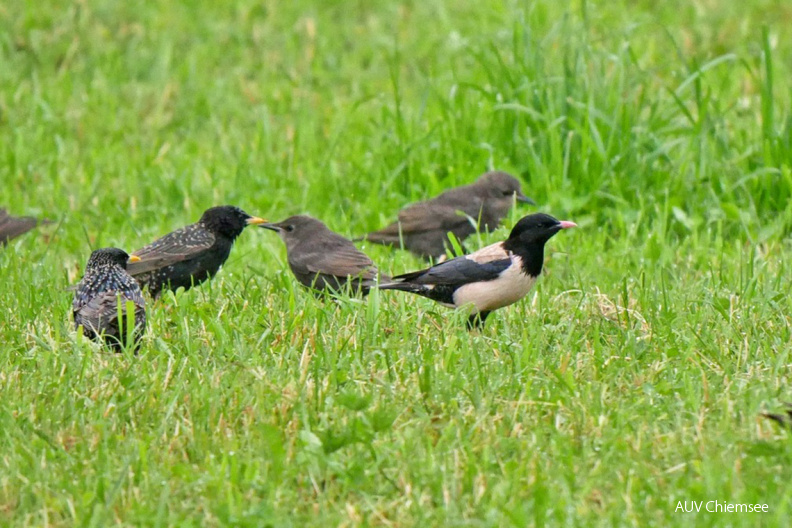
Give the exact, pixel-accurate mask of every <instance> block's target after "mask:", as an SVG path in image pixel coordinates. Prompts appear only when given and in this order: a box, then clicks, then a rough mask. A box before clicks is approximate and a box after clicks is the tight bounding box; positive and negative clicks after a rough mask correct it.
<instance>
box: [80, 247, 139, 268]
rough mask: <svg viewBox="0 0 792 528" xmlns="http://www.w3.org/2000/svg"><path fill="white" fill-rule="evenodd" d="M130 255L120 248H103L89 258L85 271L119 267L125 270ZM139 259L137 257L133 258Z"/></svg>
mask: <svg viewBox="0 0 792 528" xmlns="http://www.w3.org/2000/svg"><path fill="white" fill-rule="evenodd" d="M129 258H130V257H129V255H128V254H127V252H126V251H124V250H123V249H118V248H102V249H97V250H96V251H94V252H93V253H91V256H90V257H89V258H88V263H87V264H86V265H85V271H86V272H88V271H91V270H95V269H97V268H100V267H109V266H119V267H120V268H121V269H123V270H125V269H126V268H127V262H129ZM132 258H133V259H137V260H140V259H138V258H137V257H132Z"/></svg>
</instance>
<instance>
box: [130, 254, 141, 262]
mask: <svg viewBox="0 0 792 528" xmlns="http://www.w3.org/2000/svg"><path fill="white" fill-rule="evenodd" d="M129 262H140V257H138V256H137V255H129Z"/></svg>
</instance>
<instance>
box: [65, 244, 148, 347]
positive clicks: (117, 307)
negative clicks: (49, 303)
mask: <svg viewBox="0 0 792 528" xmlns="http://www.w3.org/2000/svg"><path fill="white" fill-rule="evenodd" d="M136 258H137V257H134V256H132V257H130V256H129V255H127V253H126V252H125V251H123V250H121V249H118V248H104V249H97V250H96V251H94V252H93V253H91V257H90V258H89V259H88V264H87V265H86V266H85V274H84V275H83V278H82V280H81V281H80V283H79V284H78V285H77V290H76V291H75V292H74V302H73V303H72V310H73V312H72V313H73V315H74V327H75V328H76V329H79V328H80V326H82V329H83V334H84V335H85V336H86V337H88V338H90V339H97V338H99V337H102V338H104V341H105V343H107V344H108V345H110V347H112V348H114V349H120V348H122V347H125V346H126V345H127V344H128V343H127V337H128V336H129V335H132V336H133V337H132V339H133V342H132V344H133V345H137V343H138V342H139V341H140V337H141V336H142V334H143V331H144V330H145V328H146V303H145V301H144V300H143V293H142V292H141V291H140V286H139V285H138V283H137V282H136V281H135V279H133V278H132V277H131V276H130V275H129V273H127V271H126V270H127V262H135V260H136ZM130 302H131V303H132V304H133V305H134V309H135V317H134V327H133V328H132V329H131V332H130V331H128V330H129V327H128V326H127V321H129V318H128V317H127V304H128V303H130ZM119 314H120V317H119Z"/></svg>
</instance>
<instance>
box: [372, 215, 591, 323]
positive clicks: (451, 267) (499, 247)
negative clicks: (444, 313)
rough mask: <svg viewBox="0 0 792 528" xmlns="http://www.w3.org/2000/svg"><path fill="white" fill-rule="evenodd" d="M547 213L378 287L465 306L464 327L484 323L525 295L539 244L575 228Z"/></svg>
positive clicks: (537, 263)
mask: <svg viewBox="0 0 792 528" xmlns="http://www.w3.org/2000/svg"><path fill="white" fill-rule="evenodd" d="M575 225H576V224H574V223H573V222H559V221H558V220H556V219H555V218H553V217H552V216H550V215H546V214H543V213H537V214H532V215H528V216H526V217H524V218H522V219H521V220H520V221H519V222H517V224H516V225H515V226H514V228H513V229H512V231H511V234H510V235H509V238H508V239H506V240H505V241H503V242H497V243H495V244H492V245H490V246H487V247H485V248H482V249H480V250H478V251H476V252H474V253H471V254H469V255H463V256H461V257H456V258H454V259H451V260H447V261H445V262H443V263H441V264H438V265H436V266H432V267H431V268H428V269H425V270H421V271H416V272H414V273H406V274H404V275H399V276H397V277H394V278H393V280H394V282H392V283H389V284H382V285H380V289H383V290H401V291H406V292H410V293H416V294H418V295H422V296H424V297H428V298H429V299H432V300H433V301H437V302H439V303H440V304H442V305H444V306H448V307H449V308H463V307H464V308H465V309H467V310H469V313H470V318H469V319H468V327H469V328H473V327H476V326H481V325H483V324H484V321H485V320H486V318H487V316H488V315H489V314H490V312H492V311H493V310H496V309H498V308H503V307H504V306H508V305H510V304H514V303H516V302H517V301H519V300H520V299H522V298H523V297H525V296H526V295H527V294H528V292H529V291H530V290H531V288H532V287H533V285H534V282H536V279H537V278H538V277H539V274H540V273H542V265H543V263H544V246H545V242H547V241H548V240H550V238H551V237H552V236H553V235H555V234H556V233H558V232H559V231H561V230H562V229H568V228H570V227H575Z"/></svg>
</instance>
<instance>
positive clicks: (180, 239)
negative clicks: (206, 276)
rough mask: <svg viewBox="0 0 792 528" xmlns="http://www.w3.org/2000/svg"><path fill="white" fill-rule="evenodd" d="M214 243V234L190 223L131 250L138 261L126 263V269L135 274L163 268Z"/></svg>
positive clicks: (204, 249)
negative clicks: (133, 250)
mask: <svg viewBox="0 0 792 528" xmlns="http://www.w3.org/2000/svg"><path fill="white" fill-rule="evenodd" d="M214 243H215V236H214V235H213V234H212V233H210V232H209V231H208V230H206V229H204V228H203V227H202V226H200V225H199V224H191V225H188V226H187V227H183V228H181V229H177V230H176V231H173V232H172V233H168V234H167V235H165V236H164V237H162V238H159V239H157V240H155V241H154V242H152V243H151V244H149V245H147V246H145V247H142V248H140V249H138V250H137V251H135V252H133V253H132V254H133V255H135V256H137V257H140V261H139V262H130V263H129V264H127V271H128V272H129V274H130V275H132V276H135V275H141V274H143V273H146V272H149V271H153V270H157V269H160V268H164V267H165V266H170V265H172V264H176V263H177V262H182V261H185V260H188V259H190V258H193V257H195V256H196V255H198V254H200V253H201V252H202V251H206V250H208V249H209V248H211V247H212V246H213V245H214Z"/></svg>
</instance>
